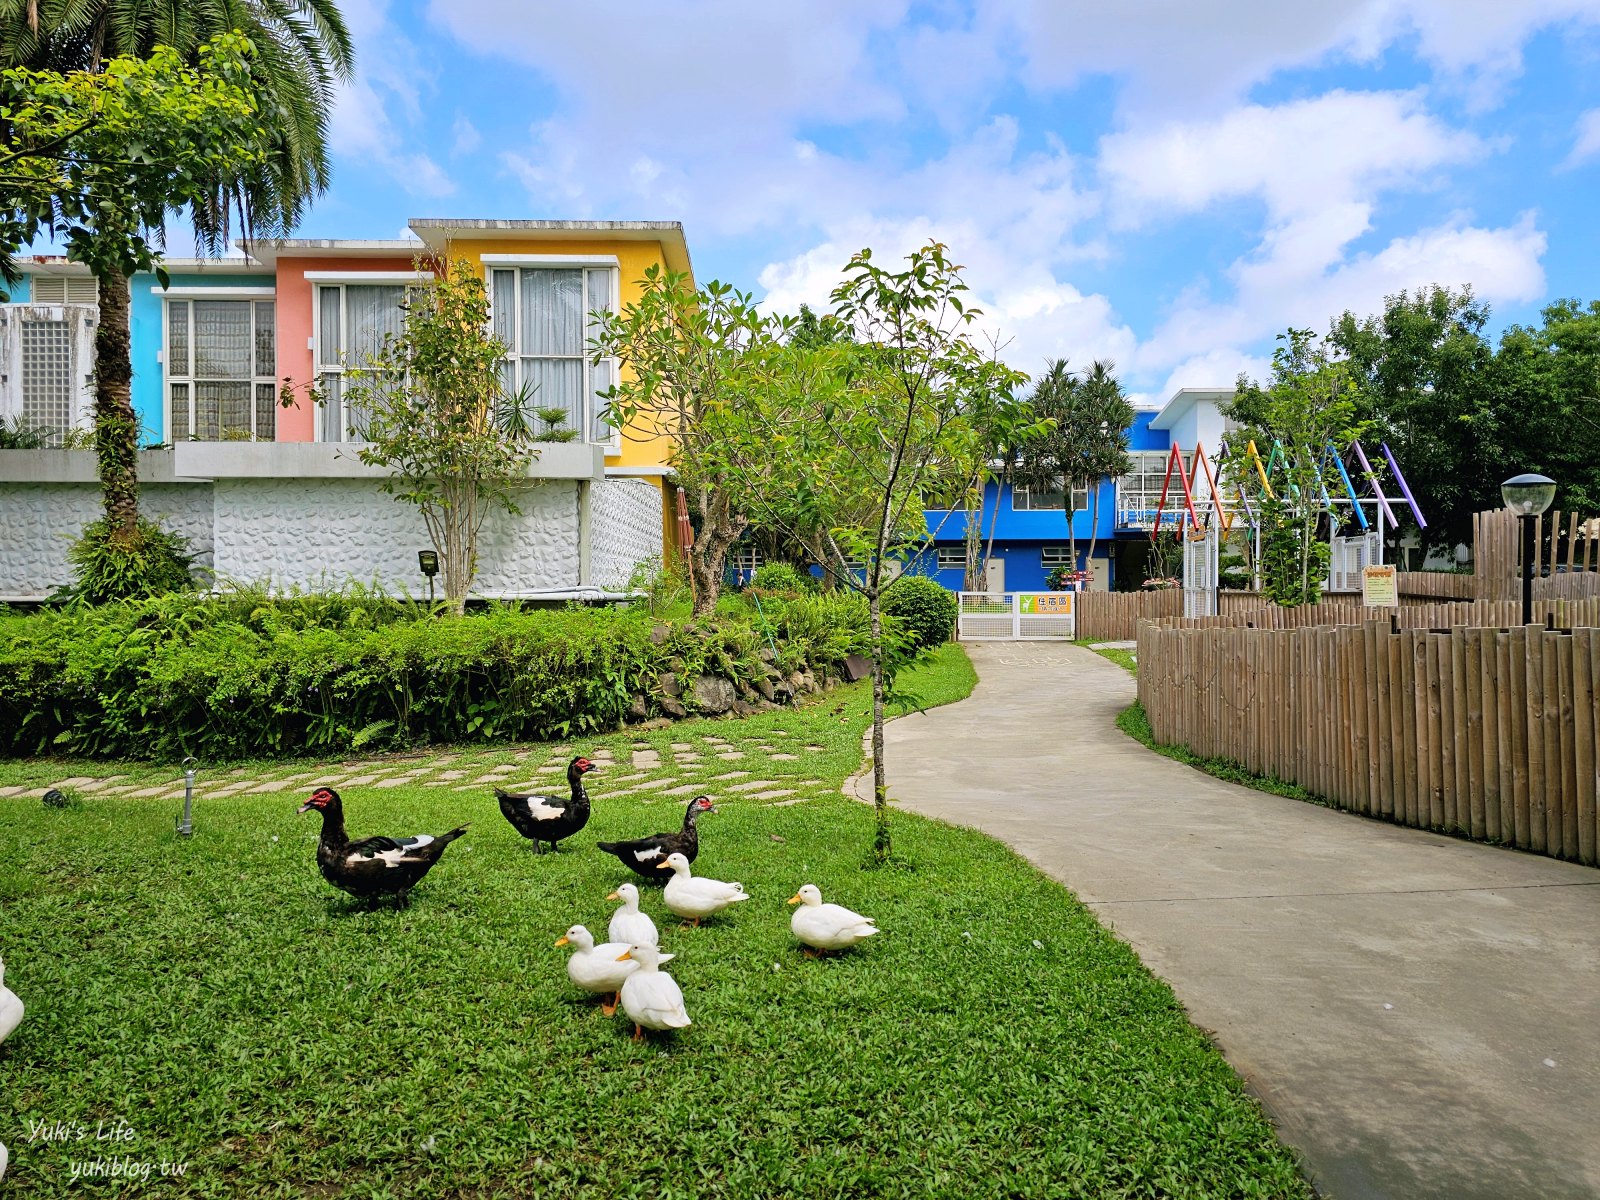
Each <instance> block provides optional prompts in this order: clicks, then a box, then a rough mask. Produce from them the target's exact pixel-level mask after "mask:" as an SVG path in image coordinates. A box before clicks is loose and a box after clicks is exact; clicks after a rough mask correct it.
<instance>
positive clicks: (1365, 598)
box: [1361, 566, 1400, 608]
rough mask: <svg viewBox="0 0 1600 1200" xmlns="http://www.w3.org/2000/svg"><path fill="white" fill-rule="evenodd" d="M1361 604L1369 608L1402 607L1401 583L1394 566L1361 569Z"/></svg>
mask: <svg viewBox="0 0 1600 1200" xmlns="http://www.w3.org/2000/svg"><path fill="white" fill-rule="evenodd" d="M1361 603H1363V604H1365V605H1366V606H1367V607H1368V608H1398V607H1400V581H1399V580H1398V579H1397V578H1396V577H1395V569H1394V567H1393V566H1384V567H1362V568H1361Z"/></svg>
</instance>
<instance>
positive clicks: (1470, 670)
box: [1138, 621, 1600, 865]
mask: <svg viewBox="0 0 1600 1200" xmlns="http://www.w3.org/2000/svg"><path fill="white" fill-rule="evenodd" d="M1138 640H1139V649H1138V656H1139V699H1140V701H1141V702H1142V703H1143V705H1144V708H1145V712H1146V713H1147V714H1148V715H1149V719H1150V727H1151V731H1152V732H1153V733H1154V735H1155V737H1156V740H1157V741H1158V742H1161V743H1165V744H1169V745H1181V746H1186V747H1188V748H1189V749H1190V750H1192V751H1193V752H1195V753H1196V754H1201V755H1205V756H1208V757H1214V758H1222V759H1228V760H1231V761H1233V762H1237V763H1240V764H1242V765H1244V766H1245V767H1246V768H1248V769H1249V770H1251V771H1253V772H1256V773H1258V774H1265V775H1274V776H1277V777H1278V778H1279V779H1284V780H1288V781H1290V782H1292V783H1296V784H1299V785H1300V786H1301V787H1303V788H1305V789H1307V790H1308V791H1310V792H1313V793H1315V794H1316V795H1318V796H1321V797H1324V798H1326V799H1327V800H1329V801H1330V802H1332V803H1333V804H1335V805H1337V806H1338V807H1340V808H1344V809H1348V810H1350V811H1352V812H1356V813H1361V814H1363V815H1366V816H1372V817H1379V818H1383V819H1387V820H1392V821H1395V822H1398V823H1400V824H1403V825H1411V826H1415V827H1417V828H1421V829H1435V830H1443V831H1447V832H1455V833H1460V834H1463V835H1465V836H1468V837H1471V838H1474V839H1477V840H1480V841H1497V842H1502V843H1505V844H1507V845H1512V846H1517V847H1520V848H1522V849H1525V850H1532V851H1535V852H1537V853H1542V854H1549V855H1552V856H1554V857H1557V858H1566V859H1573V860H1576V861H1578V862H1582V863H1586V864H1590V865H1593V864H1594V863H1595V861H1596V857H1595V852H1596V841H1597V838H1600V825H1597V819H1596V791H1597V778H1596V747H1597V745H1600V705H1597V704H1596V699H1597V691H1600V632H1597V631H1596V630H1594V629H1588V628H1579V629H1575V630H1572V631H1570V632H1563V631H1547V630H1545V629H1544V628H1542V627H1540V626H1528V627H1517V628H1512V629H1493V628H1467V627H1458V628H1454V629H1450V630H1449V631H1447V632H1440V631H1435V630H1427V629H1402V630H1401V631H1399V632H1398V633H1395V632H1391V631H1390V627H1389V625H1388V624H1387V623H1382V624H1380V623H1373V622H1369V623H1367V624H1365V625H1359V626H1340V627H1326V626H1325V627H1320V628H1306V629H1259V628H1258V629H1250V628H1239V627H1235V628H1216V627H1212V628H1168V627H1163V625H1162V624H1160V623H1157V622H1153V621H1147V622H1144V623H1142V624H1141V625H1140V628H1139V639H1138Z"/></svg>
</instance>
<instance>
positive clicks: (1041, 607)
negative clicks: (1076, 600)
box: [1022, 592, 1072, 617]
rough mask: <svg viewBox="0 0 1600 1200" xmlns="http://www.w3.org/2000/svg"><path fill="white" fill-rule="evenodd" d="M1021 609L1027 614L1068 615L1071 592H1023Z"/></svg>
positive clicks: (1070, 607)
mask: <svg viewBox="0 0 1600 1200" xmlns="http://www.w3.org/2000/svg"><path fill="white" fill-rule="evenodd" d="M1022 611H1023V612H1024V613H1025V614H1027V615H1028V616H1040V617H1045V616H1048V617H1070V616H1071V615H1072V593H1071V592H1024V593H1023V594H1022Z"/></svg>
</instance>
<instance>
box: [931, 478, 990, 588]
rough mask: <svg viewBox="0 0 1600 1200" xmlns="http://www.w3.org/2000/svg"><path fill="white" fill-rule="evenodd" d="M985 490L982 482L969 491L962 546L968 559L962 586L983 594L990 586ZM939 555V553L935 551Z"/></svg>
mask: <svg viewBox="0 0 1600 1200" xmlns="http://www.w3.org/2000/svg"><path fill="white" fill-rule="evenodd" d="M974 494H976V497H977V501H978V507H977V511H976V512H974V511H973V507H972V501H973V497H974ZM984 494H985V489H984V486H983V484H982V483H981V482H980V483H979V484H978V485H977V486H976V487H972V488H968V489H967V505H966V510H967V511H966V517H967V524H966V528H965V529H964V530H963V531H962V534H961V545H962V549H963V550H964V552H965V554H964V557H965V559H966V574H965V576H964V578H963V579H962V584H963V586H964V587H965V588H966V590H967V591H969V592H981V591H983V590H984V589H985V588H986V587H987V586H988V580H987V578H985V574H986V572H985V568H986V566H987V564H985V563H984V561H983V498H984ZM934 553H936V554H937V553H938V551H934Z"/></svg>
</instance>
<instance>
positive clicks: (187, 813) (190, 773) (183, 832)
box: [177, 758, 195, 838]
mask: <svg viewBox="0 0 1600 1200" xmlns="http://www.w3.org/2000/svg"><path fill="white" fill-rule="evenodd" d="M194 768H195V760H194V759H192V758H186V759H184V760H183V816H181V817H179V818H178V820H177V826H178V836H179V837H186V838H188V837H193V836H194V820H193V813H194Z"/></svg>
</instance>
